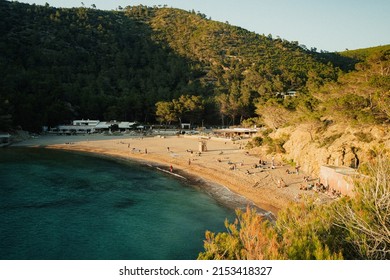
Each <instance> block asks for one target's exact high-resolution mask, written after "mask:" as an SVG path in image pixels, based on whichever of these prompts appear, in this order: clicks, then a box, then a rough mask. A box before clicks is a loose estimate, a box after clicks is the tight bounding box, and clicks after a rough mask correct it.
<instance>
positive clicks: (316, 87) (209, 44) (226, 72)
mask: <svg viewBox="0 0 390 280" xmlns="http://www.w3.org/2000/svg"><path fill="white" fill-rule="evenodd" d="M0 18H1V20H0V91H1V97H0V130H10V129H14V128H17V127H21V128H22V129H25V130H28V131H40V130H41V127H42V126H43V125H46V126H55V125H57V124H60V123H67V122H69V121H71V120H72V119H75V118H85V119H100V120H114V119H115V120H123V121H125V120H127V121H139V122H142V123H155V122H158V121H159V122H166V123H178V122H181V121H186V122H192V123H194V124H201V123H205V124H210V125H211V124H213V125H215V124H218V125H221V124H222V125H232V124H238V123H240V122H242V121H244V120H246V122H244V124H253V123H257V124H264V123H266V121H267V119H268V118H269V116H267V112H268V111H269V110H268V108H271V109H272V110H271V111H272V112H274V109H277V110H276V111H277V112H279V111H280V110H282V111H281V112H284V111H286V116H287V115H288V113H290V112H302V111H304V112H305V114H306V115H307V114H309V115H310V116H311V117H313V115H314V117H319V116H317V115H315V114H314V113H313V112H318V111H321V110H322V111H323V109H321V108H322V107H321V106H320V105H321V104H323V103H322V102H327V103H329V104H330V105H326V106H325V107H324V108H333V107H334V106H339V107H340V106H341V107H342V106H344V107H345V106H349V105H348V104H349V103H350V102H349V103H348V102H345V101H343V100H339V99H340V98H341V99H342V98H343V97H340V96H338V97H337V98H338V99H337V98H336V100H334V98H333V97H332V98H330V95H326V94H325V95H326V98H324V94H321V93H323V92H324V91H325V90H326V89H324V86H326V85H329V84H337V86H340V85H339V84H340V82H339V81H338V80H339V79H340V77H344V76H345V75H346V73H349V72H350V71H351V70H354V69H355V66H356V65H360V68H359V69H360V70H362V71H368V70H369V69H371V68H372V67H371V66H373V65H376V63H377V61H375V62H373V60H372V59H371V60H370V59H369V57H370V55H369V54H370V51H367V52H365V53H364V54H362V52H360V53H359V52H357V53H355V52H353V51H350V52H346V53H345V54H344V53H328V52H324V51H321V52H317V51H316V49H311V50H308V49H307V48H306V47H305V46H302V45H299V43H298V42H289V41H286V40H283V39H281V38H273V37H272V35H268V36H265V35H259V34H256V33H253V32H249V31H247V30H245V29H242V28H240V27H236V26H231V25H230V24H228V23H221V22H217V21H213V20H210V19H207V18H206V15H204V14H201V13H195V12H194V11H183V10H179V9H173V8H166V7H153V8H152V7H146V6H127V7H124V8H122V7H118V9H117V10H116V11H101V10H98V9H96V8H95V7H91V8H87V7H80V8H72V9H65V8H55V7H50V6H49V5H46V6H38V5H28V4H22V3H18V2H8V1H4V0H1V1H0ZM371 52H373V51H371ZM377 52H380V53H382V54H383V57H384V58H383V57H382V58H377V59H379V60H380V59H382V61H383V60H384V61H387V63H388V53H389V48H388V47H387V48H386V47H384V48H382V49H380V50H376V53H377ZM367 53H368V54H367ZM362 62H364V63H362ZM370 63H371V64H370ZM378 67H379V66H378ZM353 72H355V71H353ZM347 75H348V74H347ZM362 75H363V74H362ZM344 79H345V78H344ZM348 79H350V78H348ZM370 79H371V78H370ZM371 80H372V79H371ZM341 83H342V82H341ZM388 84H389V82H388V78H385V79H383V78H380V77H379V78H378V79H376V80H375V81H374V80H373V81H371V84H370V85H369V86H370V87H378V86H379V87H380V88H381V89H383V88H386V87H388ZM288 91H296V92H298V93H299V94H300V98H299V101H297V100H289V99H287V100H286V99H285V98H283V93H286V92H288ZM375 92H377V91H375ZM348 98H349V97H348ZM354 98H355V97H354ZM381 98H382V99H383V98H388V97H383V96H381ZM325 99H326V100H325ZM355 99H356V100H354V101H353V102H352V103H354V104H352V105H351V106H352V107H354V106H355V103H357V104H358V105H361V106H363V107H364V108H362V110H363V113H364V112H366V111H367V110H366V107H367V106H366V105H367V104H366V103H367V102H369V101H370V100H366V97H362V96H359V95H357V97H356V98H355ZM372 101H373V98H371V105H372V104H373V103H372ZM332 102H333V103H332ZM340 102H341V105H340V104H339V103H340ZM346 103H348V104H346ZM332 106H333V107H332ZM382 107H383V106H382ZM279 109H280V110H279ZM278 110H279V111H278ZM375 110H376V111H375V114H376V115H375V116H374V119H375V118H377V117H378V118H380V120H381V121H383V120H384V119H386V118H387V119H388V115H387V116H386V114H385V113H384V110H388V108H379V109H378V108H375ZM272 112H271V113H272ZM305 114H304V115H305ZM300 116H302V114H301V115H300ZM259 117H260V118H259ZM271 117H272V114H271ZM370 117H371V116H368V117H366V119H369V118H370ZM282 124H283V122H282ZM277 125H279V124H277ZM277 125H275V126H277Z"/></svg>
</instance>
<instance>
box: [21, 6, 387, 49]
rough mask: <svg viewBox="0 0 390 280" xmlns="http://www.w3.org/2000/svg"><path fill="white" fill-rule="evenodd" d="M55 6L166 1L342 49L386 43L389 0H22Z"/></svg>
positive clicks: (320, 46)
mask: <svg viewBox="0 0 390 280" xmlns="http://www.w3.org/2000/svg"><path fill="white" fill-rule="evenodd" d="M19 2H25V3H36V4H40V5H44V4H45V3H46V2H47V3H49V4H50V5H51V6H55V7H80V6H81V2H83V3H84V4H85V6H86V7H90V6H91V5H92V4H95V5H96V7H97V8H98V9H102V10H113V9H116V8H117V7H118V6H122V7H125V6H128V5H131V6H133V5H139V4H142V5H146V6H154V5H164V4H166V5H168V7H174V8H180V9H184V10H192V9H194V10H195V11H200V12H201V13H204V14H206V15H207V17H211V18H212V19H213V20H217V21H222V22H226V21H228V22H229V23H230V24H232V25H237V26H240V27H243V28H245V29H248V30H249V31H254V32H256V33H258V34H265V35H268V34H272V35H273V37H274V38H275V37H277V36H279V37H280V38H282V39H286V40H289V41H298V42H299V43H300V44H304V45H306V46H307V47H308V48H311V47H316V48H317V49H318V50H327V51H343V50H345V49H347V48H348V49H359V48H366V47H373V46H379V45H386V44H390V0H139V1H137V0H117V1H107V0H84V1H81V0H68V1H60V0H20V1H19Z"/></svg>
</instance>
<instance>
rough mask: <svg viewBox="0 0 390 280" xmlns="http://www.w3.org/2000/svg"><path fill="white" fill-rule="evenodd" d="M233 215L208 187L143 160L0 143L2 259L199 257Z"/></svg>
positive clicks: (0, 250)
mask: <svg viewBox="0 0 390 280" xmlns="http://www.w3.org/2000/svg"><path fill="white" fill-rule="evenodd" d="M226 218H228V219H229V220H233V218H234V211H233V210H231V209H228V208H225V207H223V206H222V205H220V204H219V203H217V202H216V201H215V200H214V199H213V198H212V197H210V196H209V195H208V194H206V193H204V192H202V191H200V190H199V189H197V188H194V187H192V186H190V185H188V184H186V183H184V182H182V181H178V180H176V179H175V178H172V177H171V176H170V175H167V174H164V173H161V172H157V171H155V170H154V169H151V168H147V167H143V166H140V165H139V164H135V163H128V164H124V163H120V162H116V161H114V160H110V159H102V158H97V157H92V156H86V155H80V154H76V153H70V152H63V151H52V150H44V149H27V148H11V149H1V150H0V259H9V260H11V259H20V260H29V259H40V260H64V259H70V260H84V259H90V260H99V259H103V260H123V259H129V260H134V259H137V260H142V259H152V260H159V259H166V260H176V259H196V257H197V255H198V253H199V252H200V251H202V250H203V239H204V233H205V231H206V230H211V231H214V232H215V231H218V232H219V231H223V230H225V228H224V225H223V224H224V220H225V219H226Z"/></svg>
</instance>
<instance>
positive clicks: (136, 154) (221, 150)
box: [13, 135, 330, 214]
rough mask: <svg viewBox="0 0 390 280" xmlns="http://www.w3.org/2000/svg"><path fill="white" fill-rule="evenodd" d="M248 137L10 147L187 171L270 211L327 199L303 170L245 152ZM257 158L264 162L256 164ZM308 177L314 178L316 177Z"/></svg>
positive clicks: (54, 141) (42, 139)
mask: <svg viewBox="0 0 390 280" xmlns="http://www.w3.org/2000/svg"><path fill="white" fill-rule="evenodd" d="M200 140H203V141H206V143H207V151H205V152H202V153H198V149H199V148H198V147H199V141H200ZM247 141H248V140H239V141H232V140H229V139H222V138H210V139H209V138H201V137H200V136H180V137H178V136H159V135H158V136H154V137H134V136H103V135H88V136H49V135H48V136H39V137H37V138H35V139H30V140H26V141H23V142H19V143H17V144H14V145H13V146H19V147H20V146H24V147H38V148H50V149H63V150H71V151H79V152H88V153H94V154H99V155H104V156H111V157H117V158H121V159H132V160H137V161H142V162H148V163H151V164H156V165H158V166H159V168H160V169H162V170H163V171H166V172H169V173H170V172H171V170H170V169H171V168H172V175H174V174H179V176H181V175H180V174H182V175H183V176H186V174H188V175H191V176H197V177H199V178H202V179H203V180H205V181H210V182H214V183H217V184H219V185H222V186H224V187H226V188H228V189H229V190H231V191H232V192H234V193H236V194H238V195H241V196H244V197H245V198H247V199H248V200H250V201H251V202H253V204H255V205H256V206H258V207H259V208H262V209H264V210H266V211H271V212H272V213H274V214H277V213H278V211H279V210H280V209H282V208H284V207H286V206H287V205H288V204H289V203H290V202H297V201H299V200H300V198H301V197H302V196H304V195H309V196H314V195H315V196H317V199H318V200H321V201H327V200H329V199H330V198H329V196H327V195H325V194H317V193H315V192H314V191H305V190H301V189H300V186H301V185H307V182H305V181H304V176H305V174H302V173H301V172H299V174H296V172H295V169H293V168H292V167H291V166H289V165H287V164H283V162H282V161H281V160H280V159H278V158H273V156H271V155H259V154H258V153H255V152H254V151H248V150H245V149H244V147H245V144H246V142H247ZM259 160H262V161H265V164H263V165H260V164H259ZM272 161H273V162H274V168H272ZM256 165H257V167H256ZM288 171H290V172H288ZM292 171H294V172H292ZM310 180H311V181H309V182H316V181H315V180H316V178H311V179H310Z"/></svg>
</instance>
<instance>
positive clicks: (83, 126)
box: [50, 120, 137, 134]
mask: <svg viewBox="0 0 390 280" xmlns="http://www.w3.org/2000/svg"><path fill="white" fill-rule="evenodd" d="M136 124H137V123H135V122H117V121H110V122H101V121H99V120H74V121H73V122H72V124H69V125H59V126H57V127H56V128H54V129H51V130H50V132H51V133H60V134H85V133H95V132H104V131H111V130H120V131H126V130H130V129H134V128H135V126H136Z"/></svg>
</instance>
